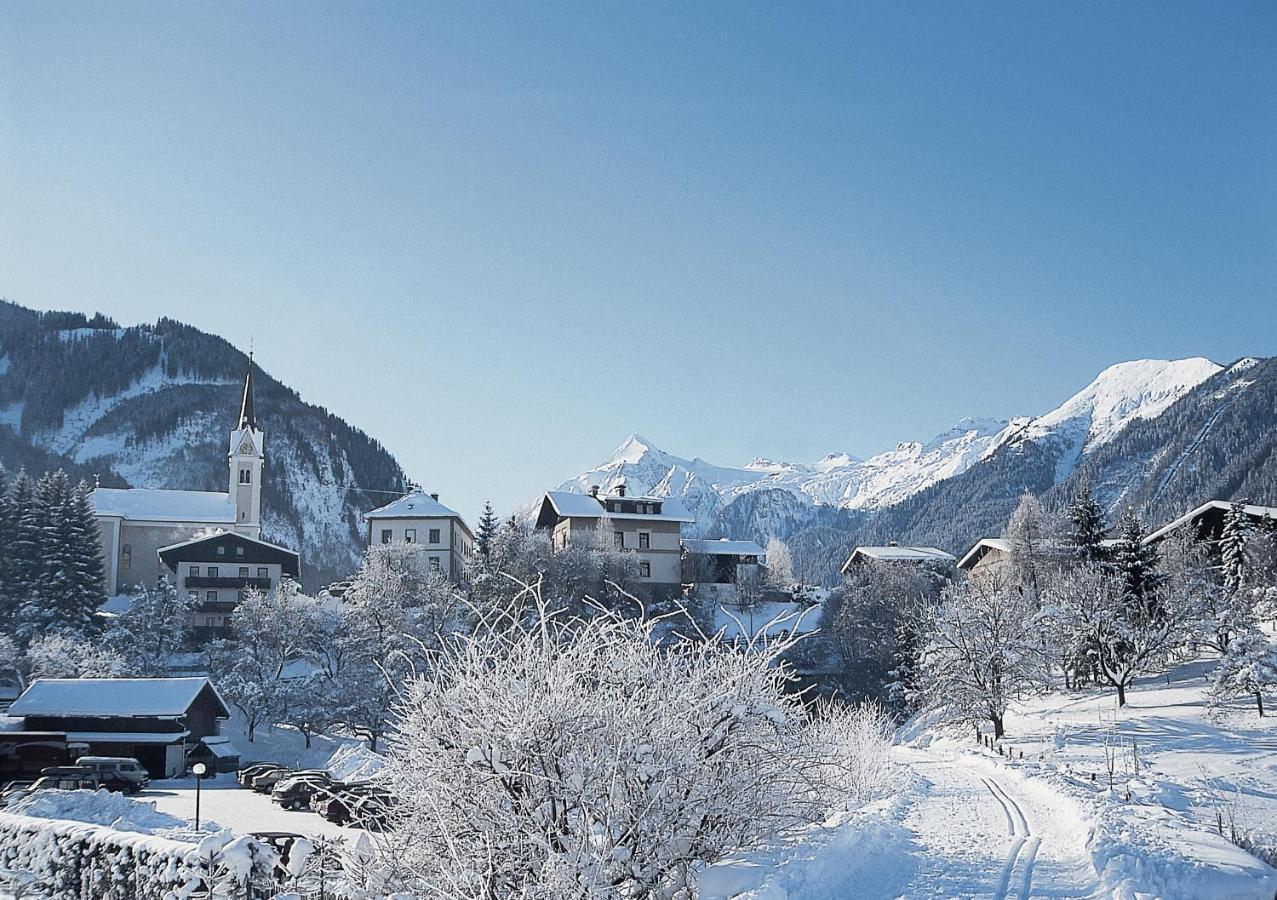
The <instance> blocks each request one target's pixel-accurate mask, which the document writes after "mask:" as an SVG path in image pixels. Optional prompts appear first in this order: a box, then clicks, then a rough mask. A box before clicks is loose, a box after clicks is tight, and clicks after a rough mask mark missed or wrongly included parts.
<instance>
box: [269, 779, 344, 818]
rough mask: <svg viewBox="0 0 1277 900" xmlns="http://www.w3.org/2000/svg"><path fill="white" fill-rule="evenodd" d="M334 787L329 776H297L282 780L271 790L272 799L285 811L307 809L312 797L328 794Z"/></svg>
mask: <svg viewBox="0 0 1277 900" xmlns="http://www.w3.org/2000/svg"><path fill="white" fill-rule="evenodd" d="M332 786H333V780H332V779H331V778H329V777H328V776H327V775H320V774H315V773H308V774H295V775H290V776H288V777H287V778H281V779H280V780H279V782H278V783H276V785H275V786H274V787H273V788H271V792H270V798H271V800H273V801H274V802H276V803H278V804H279V805H280V806H282V807H284V809H306V808H307V807H309V806H310V798H311V797H313V796H315V795H316V794H320V793H324V792H327V791H328V790H329V789H330V788H331V787H332Z"/></svg>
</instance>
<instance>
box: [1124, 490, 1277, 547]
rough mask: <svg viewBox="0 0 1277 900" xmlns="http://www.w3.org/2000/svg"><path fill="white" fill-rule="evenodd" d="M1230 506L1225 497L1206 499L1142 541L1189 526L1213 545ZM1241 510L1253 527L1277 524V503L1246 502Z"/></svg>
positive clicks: (1156, 539)
mask: <svg viewBox="0 0 1277 900" xmlns="http://www.w3.org/2000/svg"><path fill="white" fill-rule="evenodd" d="M1231 507H1232V504H1231V503H1229V502H1228V501H1226V500H1208V501H1206V502H1205V503H1203V504H1202V505H1201V506H1199V507H1197V508H1196V509H1193V510H1189V511H1188V512H1186V513H1184V515H1182V516H1180V517H1179V518H1178V519H1176V520H1175V521H1173V522H1168V523H1167V524H1165V525H1163V526H1162V527H1161V528H1158V529H1157V530H1156V531H1154V532H1152V533H1151V534H1149V535H1148V536H1147V537H1145V538H1144V543H1146V544H1156V543H1158V542H1160V541H1162V540H1164V539H1165V538H1167V537H1169V536H1170V535H1171V534H1174V533H1175V532H1177V531H1179V530H1181V529H1183V528H1191V529H1193V535H1194V537H1196V538H1197V540H1199V541H1205V542H1207V543H1209V544H1210V545H1212V546H1214V545H1215V544H1216V543H1218V541H1219V538H1220V536H1221V535H1222V534H1223V532H1224V519H1225V518H1226V517H1227V515H1228V510H1229V509H1230V508H1231ZM1242 509H1243V510H1244V511H1245V513H1246V518H1247V519H1249V520H1250V524H1251V526H1252V527H1265V528H1268V527H1274V526H1277V506H1255V505H1253V504H1245V505H1244V506H1243V507H1242Z"/></svg>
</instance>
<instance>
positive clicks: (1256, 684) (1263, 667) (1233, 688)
mask: <svg viewBox="0 0 1277 900" xmlns="http://www.w3.org/2000/svg"><path fill="white" fill-rule="evenodd" d="M1274 687H1277V645H1274V644H1270V643H1269V642H1268V639H1267V638H1265V637H1264V635H1263V634H1262V633H1260V632H1259V631H1251V632H1247V633H1245V634H1241V635H1238V636H1237V637H1236V638H1234V639H1233V641H1232V643H1230V644H1229V645H1228V652H1227V653H1225V654H1224V658H1223V659H1221V660H1220V662H1219V666H1218V667H1217V668H1216V669H1215V684H1214V686H1213V687H1212V688H1211V701H1212V702H1213V703H1220V702H1222V701H1223V700H1226V699H1229V698H1231V697H1240V696H1244V695H1250V696H1251V697H1254V698H1255V707H1256V709H1257V710H1258V711H1259V714H1260V715H1261V716H1262V715H1263V714H1264V692H1265V691H1268V690H1271V689H1273V688H1274Z"/></svg>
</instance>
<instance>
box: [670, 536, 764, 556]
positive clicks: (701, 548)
mask: <svg viewBox="0 0 1277 900" xmlns="http://www.w3.org/2000/svg"><path fill="white" fill-rule="evenodd" d="M683 546H684V547H686V548H687V552H688V553H698V554H704V555H706V556H757V557H759V558H762V557H763V556H766V555H767V551H765V550H764V549H763V548H762V547H760V546H758V544H756V543H754V542H753V541H729V540H727V539H726V538H720V539H719V540H716V541H700V540H686V541H683Z"/></svg>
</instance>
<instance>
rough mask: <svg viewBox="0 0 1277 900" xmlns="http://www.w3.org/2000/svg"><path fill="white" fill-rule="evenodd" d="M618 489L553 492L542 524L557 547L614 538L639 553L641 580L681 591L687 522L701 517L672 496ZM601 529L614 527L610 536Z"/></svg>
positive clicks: (538, 521) (542, 512) (656, 588)
mask: <svg viewBox="0 0 1277 900" xmlns="http://www.w3.org/2000/svg"><path fill="white" fill-rule="evenodd" d="M613 490H614V493H611V494H604V493H600V491H599V489H598V488H597V487H591V488H590V492H589V493H588V494H578V493H575V492H572V491H549V492H547V493H546V495H545V496H544V497H543V498H542V499H541V505H540V507H539V508H538V510H537V517H536V527H537V528H538V529H541V530H544V531H548V532H549V533H550V543H551V545H552V546H553V547H554V549H555V550H556V551H557V550H563V549H565V548H567V547H570V546H574V545H576V546H582V545H584V546H597V542H598V541H600V540H604V541H606V540H610V541H611V545H612V546H613V547H615V548H616V549H618V550H627V551H633V552H634V553H635V554H636V555H637V556H638V578H639V582H640V583H641V584H642V585H644V586H646V587H648V588H649V589H651V590H652V591H655V592H662V593H663V592H671V593H672V592H675V591H678V590H680V589H681V585H682V579H683V561H682V560H683V526H684V525H688V524H691V523H693V522H695V521H696V519H695V518H693V517H692V515H691V514H690V513H689V512H688V511H687V510H686V509H685V508H684V507H683V505H682V504H681V503H679V502H678V501H677V500H674V499H672V498H669V497H640V496H630V495H628V494H627V493H626V489H625V485H624V484H618V485H617V486H616V487H615V488H614V489H613ZM601 532H611V535H610V537H609V536H608V535H607V534H605V533H601Z"/></svg>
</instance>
